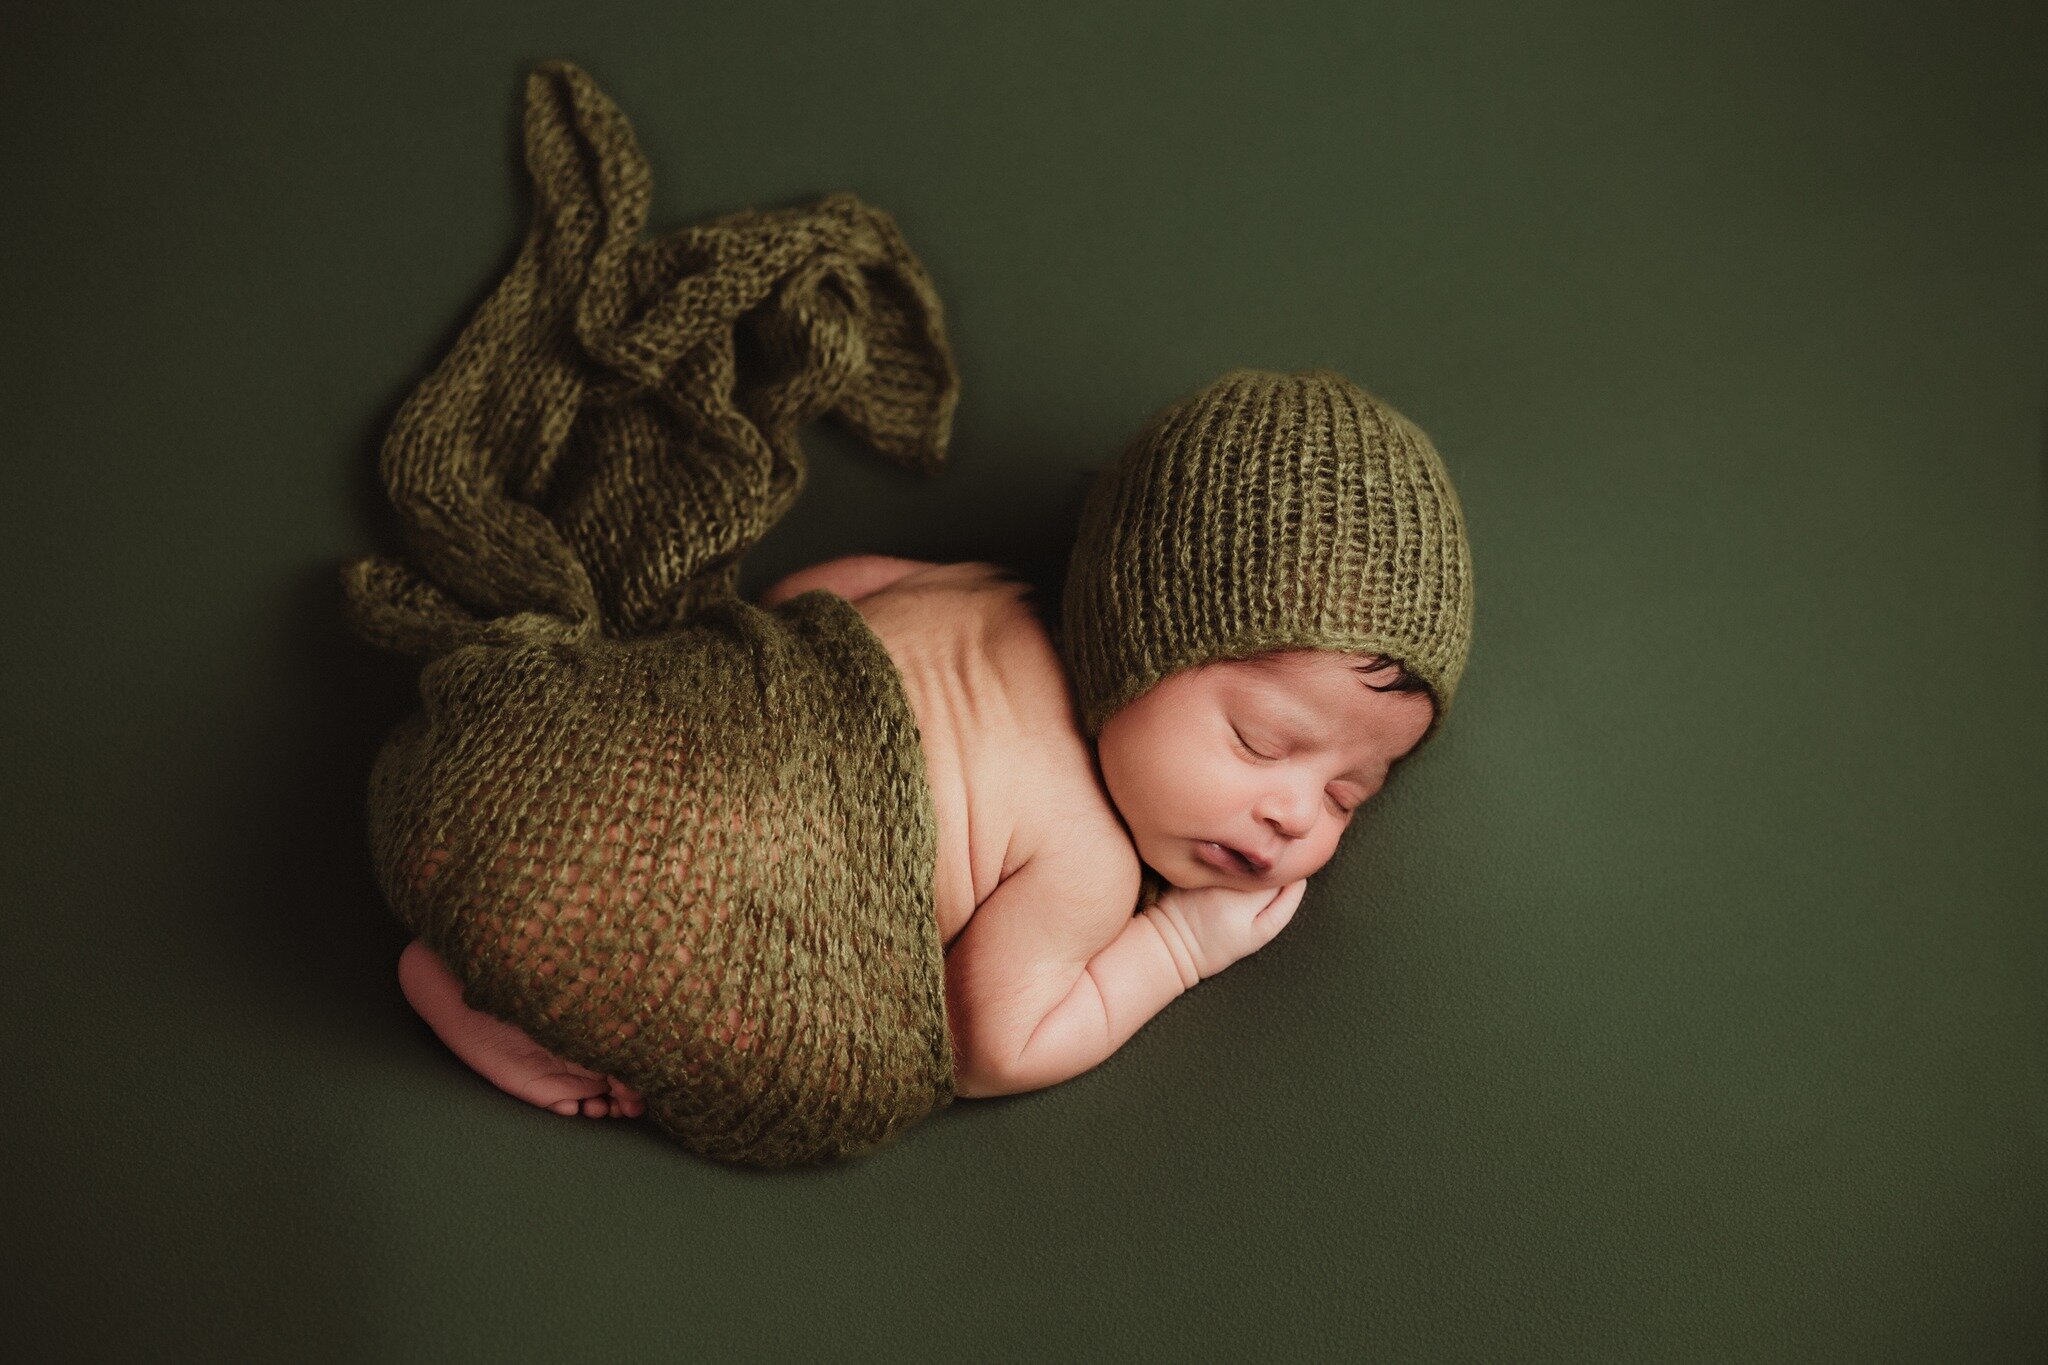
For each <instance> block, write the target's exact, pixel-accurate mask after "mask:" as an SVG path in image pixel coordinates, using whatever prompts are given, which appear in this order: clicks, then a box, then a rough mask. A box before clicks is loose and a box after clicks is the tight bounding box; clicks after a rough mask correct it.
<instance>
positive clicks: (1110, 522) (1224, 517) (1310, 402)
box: [1060, 368, 1472, 748]
mask: <svg viewBox="0 0 2048 1365" xmlns="http://www.w3.org/2000/svg"><path fill="white" fill-rule="evenodd" d="M1060 616H1061V623H1060V625H1061V649H1062V651H1063V653H1064V655H1065V659H1066V663H1067V668H1068V671H1069V673H1070V674H1071V676H1072V678H1073V681H1074V687H1075V691H1076V693H1077V695H1078V699H1079V702H1080V706H1081V714H1082V721H1083V725H1084V727H1085V729H1086V732H1087V735H1088V737H1089V738H1090V739H1091V740H1092V739H1094V738H1095V737H1096V736H1097V735H1099V734H1100V733H1101V731H1102V727H1103V725H1104V723H1105V722H1107V721H1108V719H1109V718H1110V717H1111V716H1113V715H1115V714H1116V713H1117V712H1118V711H1120V710H1122V709H1123V708H1124V707H1125V706H1127V705H1129V704H1130V703H1131V702H1133V701H1135V700H1136V699H1137V698H1138V697H1139V696H1141V695H1143V694H1144V693H1145V692H1146V691H1147V690H1149V689H1150V688H1151V687H1152V686H1153V685H1154V684H1156V683H1159V682H1161V681H1162V680H1164V679H1165V678H1167V677H1169V676H1171V675H1172V674H1175V673H1178V672H1180V671H1181V670H1182V669H1185V668H1190V667H1193V666H1195V665H1198V664H1205V663H1211V662H1215V661H1217V660H1222V659H1241V658H1247V657H1250V656H1252V655H1257V654H1264V653H1266V652H1268V651H1272V650H1288V649H1329V650H1343V651H1348V652H1355V653H1366V654H1383V655H1386V656H1388V657H1390V658H1393V659H1398V660H1400V661H1401V662H1402V663H1403V664H1405V665H1406V666H1407V668H1408V671H1409V672H1410V673H1412V674H1414V675H1415V676H1416V677H1418V678H1420V679H1421V680H1422V681H1423V682H1424V683H1425V684H1427V685H1428V687H1429V690H1430V693H1431V695H1432V696H1433V697H1434V698H1435V701H1436V708H1435V712H1436V713H1435V715H1434V717H1433V718H1432V719H1431V721H1430V724H1429V729H1428V730H1427V731H1426V732H1425V733H1424V735H1423V738H1422V741H1421V742H1419V743H1418V745H1417V747H1418V748H1419V747H1420V743H1426V742H1427V741H1428V739H1429V738H1430V736H1431V735H1434V734H1435V733H1436V731H1437V728H1438V726H1440V725H1441V724H1442V723H1443V720H1444V717H1445V716H1446V715H1448V714H1449V712H1450V706H1451V697H1452V695H1453V693H1454V692H1455V691H1456V690H1457V685H1458V675H1459V673H1460V672H1462V671H1463V669H1464V667H1465V655H1466V651H1467V648H1468V646H1469V644H1470V640H1471V634H1472V556H1471V550H1470V547H1469V546H1468V545H1467V544H1466V540H1465V519H1464V513H1463V511H1462V509H1461V508H1460V507H1459V505H1458V496H1457V493H1456V491H1455V490H1454V489H1453V488H1452V487H1451V480H1450V476H1449V475H1448V474H1447V473H1446V472H1445V471H1444V466H1443V461H1442V459H1441V458H1440V457H1439V456H1438V455H1437V452H1436V449H1435V447H1434V446H1432V445H1431V444H1430V442H1429V438H1428V437H1427V436H1426V435H1424V434H1423V432H1422V430H1421V429H1420V428H1419V427H1417V426H1416V425H1415V424H1414V423H1412V422H1410V421H1409V420H1408V419H1407V418H1405V417H1403V416H1402V415H1401V414H1400V413H1398V412H1396V411H1394V409H1393V408H1391V407H1389V406H1387V405H1386V404H1385V403H1382V402H1380V401H1379V400H1378V399H1376V398H1374V397H1373V396H1372V395H1371V394H1369V393H1367V392H1366V391H1365V390H1363V389H1361V388H1359V387H1358V386H1357V385H1356V384H1354V383H1352V382H1351V381H1350V380H1348V379H1346V378H1344V377H1343V376H1342V375H1340V374H1337V373H1335V372H1334V371H1331V370H1327V369H1320V368H1318V369H1310V370H1303V371H1299V372H1297V373H1293V374H1283V373H1278V372H1275V371H1271V370H1257V369H1243V368H1240V369H1234V370H1230V371H1229V372H1227V373H1225V374H1224V375H1222V376H1221V377H1219V378H1218V379H1216V380H1214V381H1213V382H1211V383H1210V384H1208V385H1207V386H1206V387H1204V388H1202V389H1200V390H1197V391H1196V392H1194V393H1192V394H1189V395H1188V396H1186V397H1184V398H1182V399H1180V400H1179V401H1177V402H1175V403H1173V404H1171V405H1169V406H1168V407H1166V408H1164V409H1162V410H1161V411H1160V412H1158V413H1157V414H1155V415H1154V416H1153V417H1152V418H1151V419H1150V420H1149V421H1148V422H1146V424H1145V426H1144V427H1143V429H1142V430H1140V431H1139V433H1138V434H1137V436H1135V437H1134V438H1133V439H1132V440H1131V442H1130V443H1129V444H1128V445H1127V446H1126V447H1125V448H1124V451H1123V454H1122V455H1121V456H1120V457H1119V458H1118V460H1117V462H1116V463H1115V464H1114V465H1112V466H1111V467H1110V468H1108V469H1106V470H1104V471H1103V473H1102V474H1101V475H1100V476H1099V477H1098V478H1097V479H1096V481H1095V484H1094V486H1093V487H1092V488H1091V489H1090V490H1089V493H1088V499H1087V502H1086V503H1085V505H1084V506H1083V509H1082V513H1081V525H1080V530H1079V533H1078V536H1077V538H1076V541H1075V544H1074V551H1073V555H1072V557H1071V559H1070V561H1069V563H1068V567H1067V581H1066V587H1065V590H1064V592H1063V593H1062V598H1061V610H1060Z"/></svg>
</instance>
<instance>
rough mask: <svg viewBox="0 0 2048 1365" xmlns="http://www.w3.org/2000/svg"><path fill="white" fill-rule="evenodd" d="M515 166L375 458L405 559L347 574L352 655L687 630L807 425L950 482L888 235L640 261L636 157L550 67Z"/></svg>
mask: <svg viewBox="0 0 2048 1365" xmlns="http://www.w3.org/2000/svg"><path fill="white" fill-rule="evenodd" d="M525 146H526V167H527V170H528V172H529V175H530V177H531V180H532V187H533V204H532V221H531V225H530V227H529V230H528V232H527V236H526V239H525V242H524V244H523V245H522V247H521V249H520V252H519V255H518V257H517V259H516V260H515V261H514V263H513V265H512V267H511V269H510V270H509V271H507V273H506V274H505V276H504V278H503V279H502V280H501V281H500V282H499V283H498V285H497V287H496V288H495V289H494V290H493V291H492V293H491V294H490V296H489V297H488V298H487V299H486V300H485V301H484V303H483V304H482V305H481V306H480V307H479V308H478V309H477V311H476V313H475V315H474V316H473V317H472V318H471V320H470V322H469V324H468V325H467V326H466V327H465V328H464V330H463V331H462V333H461V335H460V337H459V338H458V339H457V341H456V343H455V345H454V347H453V348H452V350H451V351H450V352H449V354H448V355H447V356H446V358H445V359H443V361H442V362H441V364H440V365H439V366H438V367H437V368H436V369H435V370H434V371H433V372H432V373H431V374H430V375H429V376H428V377H427V378H426V380H424V381H423V382H422V383H421V384H420V385H419V386H418V387H417V388H416V389H415V390H414V392H413V393H412V394H411V396H410V397H409V398H408V399H407V400H406V402H405V403H404V405H403V406H402V407H401V408H400V410H399V413H398V415H397V418H396V420H395V422H394V423H393V425H392V429H391V431H390V433H389V435H388V437H387V438H386V440H385V443H384V447H383V451H382V454H381V457H380V472H381V475H382V477H383V480H384V485H385V488H386V490H387V492H388V493H389V495H390V498H391V503H392V506H393V507H394V508H395V509H396V511H397V513H398V515H399V519H400V523H401V531H402V535H403V536H404V544H405V553H404V555H402V556H399V557H384V556H369V557H364V558H361V559H357V560H355V561H352V562H351V563H350V564H348V565H347V566H345V568H344V570H343V585H344V593H345V597H346V602H347V609H348V612H349V617H350V621H351V624H352V625H353V626H354V627H355V629H356V630H357V631H358V632H359V633H360V634H361V635H362V636H363V637H364V638H366V639H368V640H370V641H372V642H373V643H376V644H379V645H382V646H384V647H386V648H390V649H395V650H399V651H402V652H405V653H408V654H413V655H418V656H427V657H430V656H432V655H435V654H439V653H443V652H445V651H447V650H449V649H452V648H456V647H458V646H460V645H462V644H467V643H471V642H479V641H491V640H502V639H505V638H508V637H517V638H524V639H534V640H541V639H559V640H578V639H584V638H587V637H589V636H590V635H592V634H603V635H608V636H613V637H618V638H630V637H632V636H636V635H644V634H648V633H651V632H654V631H659V630H661V629H663V628H665V627H667V626H670V625H673V624H676V623H677V622H679V621H683V620H687V619H688V618H689V617H690V616H691V615H692V614H693V613H694V612H696V611H697V610H699V609H700V608H702V607H703V606H705V605H706V604H708V603H710V602H712V601H715V600H717V599H718V598H720V597H722V596H730V595H731V594H732V593H733V592H735V591H736V589H737V583H738V570H739V563H740V560H741V557H742V556H743V555H744V554H745V553H746V552H747V551H748V550H749V549H750V548H752V546H753V545H754V544H756V543H757V542H758V541H759V540H760V539H761V537H762V536H763V535H764V534H765V533H766V532H767V531H768V529H769V528H770V527H772V526H773V525H774V524H775V523H776V522H777V521H778V520H779V519H780V518H781V517H782V515H783V514H784V512H785V511H786V510H787V509H788V507H789V504H790V502H791V501H792V500H793V499H794V498H795V497H796V495H797V493H798V492H799V491H800V490H801V489H802V487H803V482H804V474H805V465H804V455H803V450H802V447H801V445H800V444H799V442H798V440H797V429H798V428H799V427H800V426H802V425H803V424H804V423H805V422H808V421H810V420H812V419H814V418H818V417H821V416H823V417H829V418H830V419H832V420H833V421H835V422H837V423H839V424H840V425H841V426H843V427H844V428H846V429H847V430H849V431H850V432H852V433H853V434H854V435H855V436H857V437H858V438H860V439H861V440H862V441H864V442H865V443H866V444H867V445H868V446H869V447H870V448H872V449H873V450H874V451H875V452H876V453H877V454H878V455H880V456H881V457H883V458H885V459H887V460H889V461H890V462H892V463H895V464H897V465H899V466H901V467H903V468H905V469H909V470H914V471H917V472H920V473H925V474H931V473H935V472H937V471H938V470H939V468H940V467H941V466H942V465H943V463H944V460H945V454H946V444H947V440H948V437H949V435H950V431H951V426H952V419H953V411H954V406H955V404H956V402H957V399H958V393H959V380H958V376H957V374H956V372H955V369H954V364H953V357H952V352H951V350H950V348H949V346H948V343H947V339H946V335H945V327H944V321H943V312H942V309H941V306H940V303H939V298H938V295H937V292H936V290H935V289H934V287H933V284H932V281H931V279H930V277H929V276H928V275H927V273H926V271H925V269H924V267H923V265H922V264H921V263H920V262H919V261H918V259H917V257H916V256H915V255H914V254H913V253H912V252H911V250H910V248H909V246H908V245H907V244H906V243H905V242H904V240H903V236H902V234H901V232H900V231H899V230H898V229H897V227H896V224H895V222H894V220H893V219H892V218H891V217H890V216H889V215H888V214H887V213H884V212H883V211H881V210H880V209H877V208H874V207H872V206H870V205H868V204H865V203H863V202H862V201H861V200H860V199H859V198H857V197H856V196H854V195H852V194H850V193H845V192H840V193H834V194H829V195H826V196H824V197H823V198H821V199H819V200H818V201H816V202H815V203H814V204H812V205H809V206H806V207H800V208H787V209H774V210H757V209H746V210H742V211H739V212H736V213H731V214H727V215H725V216H723V217H720V218H716V219H713V220H711V221H710V222H708V223H704V224H700V225H696V226H691V227H685V228H682V229H680V230H677V231H675V232H672V233H670V234H668V235H666V236H663V237H659V238H643V236H642V230H643V228H644V226H645V223H646V219H647V212H648V205H649V201H650V197H651V192H652V178H651V175H650V173H649V169H648V165H647V161H646V158H645V157H644V156H643V154H642V153H641V151H640V148H639V145H638V143H637V141H636V139H635V137H634V135H633V131H632V128H631V127H630V126H629V125H628V124H627V122H626V120H625V118H624V116H623V115H622V114H621V113H620V112H619V110H618V108H617V107H616V106H615V105H614V104H613V103H612V102H611V101H610V100H609V99H608V98H606V96H605V95H604V93H603V92H602V91H600V90H599V89H598V88H597V87H596V85H595V84H594V83H592V81H591V80H590V78H589V77H588V76H587V75H585V74H584V73H583V72H582V71H581V70H580V69H579V68H577V67H576V66H574V65H573V64H571V63H568V62H550V63H547V64H544V65H542V66H540V67H538V68H537V69H536V70H535V71H534V72H533V73H532V75H531V76H529V78H528V80H527V84H526V108H525Z"/></svg>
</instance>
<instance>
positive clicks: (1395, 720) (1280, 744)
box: [1096, 650, 1431, 888]
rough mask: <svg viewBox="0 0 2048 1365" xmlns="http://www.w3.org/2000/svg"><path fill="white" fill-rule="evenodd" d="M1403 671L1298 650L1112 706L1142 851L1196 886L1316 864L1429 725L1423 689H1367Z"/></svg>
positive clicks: (1175, 881) (1107, 751)
mask: <svg viewBox="0 0 2048 1365" xmlns="http://www.w3.org/2000/svg"><path fill="white" fill-rule="evenodd" d="M1393 677H1394V672H1393V670H1392V669H1391V668H1389V669H1386V670H1384V671H1382V672H1379V673H1372V674H1361V673H1359V672H1358V660H1357V658H1356V657H1355V656H1351V655H1344V654H1338V653H1334V652H1329V651H1323V650H1295V651H1291V652H1289V653H1287V654H1282V655H1279V656H1277V657H1275V658H1273V659H1271V660H1262V661H1260V662H1257V663H1250V662H1243V661H1229V662H1224V663H1215V664H1205V665H1202V666H1200V667H1197V668H1190V669H1185V670H1183V671H1181V672H1179V673H1176V674H1174V675H1173V676H1172V677H1170V678H1168V679H1167V680H1166V681H1164V682H1162V683H1160V684H1159V685H1158V686H1156V687H1154V688H1153V689H1152V690H1151V691H1149V692H1147V693H1145V694H1144V695H1143V696H1141V697H1139V698H1138V700H1136V701H1135V702H1132V703H1131V704H1130V705H1129V706H1127V707H1125V708H1124V709H1123V710H1121V711H1119V712H1117V713H1116V714H1115V715H1113V716H1111V717H1110V718H1109V721H1108V723H1106V724H1105V725H1104V726H1103V727H1102V733H1101V734H1100V735H1099V736H1098V737H1097V740H1096V758H1097V761H1098V762H1099V763H1100V764H1101V767H1102V780H1103V785H1105V786H1106V787H1107V788H1108V789H1109V794H1110V798H1111V799H1112V800H1113V801H1115V802H1116V806H1117V810H1118V811H1119V812H1120V813H1121V814H1122V816H1123V818H1124V823H1125V824H1126V825H1128V826H1129V827H1130V830H1131V838H1132V841H1133V842H1134V843H1135V844H1136V845H1137V850H1138V856H1139V857H1140V858H1142V859H1143V860H1144V861H1145V862H1146V863H1147V864H1148V865H1149V866H1150V867H1151V868H1152V869H1153V870H1154V871H1156V872H1158V873H1159V875H1160V876H1162V877H1164V878H1165V879H1166V880H1167V881H1168V882H1169V883H1171V884H1172V885H1174V886H1179V887H1190V888H1192V887H1200V886H1235V887H1245V888H1250V887H1259V886H1273V887H1278V886H1285V885H1287V884H1288V883H1290V882H1296V881H1299V880H1301V879H1302V878H1303V877H1306V876H1308V875H1309V874H1311V873H1313V872H1315V871H1317V870H1318V869H1320V868H1321V867H1322V866H1323V864H1324V863H1326V862H1328V861H1329V860H1330V855H1331V854H1332V853H1333V852H1335V851H1336V848H1337V840H1338V838H1339V837H1340V836H1342V834H1343V833H1344V830H1345V829H1346V827H1347V826H1349V825H1350V823H1351V814H1352V812H1353V811H1355V810H1356V809H1357V808H1358V807H1359V806H1360V805H1362V804H1364V803H1365V802H1366V801H1367V800H1368V799H1370V798H1371V797H1372V796H1373V794H1374V793H1376V792H1378V791H1379V789H1380V786H1381V784H1382V783H1384V782H1385V781H1386V777H1387V769H1388V768H1389V767H1390V766H1392V764H1393V763H1394V762H1395V760H1397V759H1399V758H1400V757H1401V756H1402V755H1404V754H1406V753H1407V752H1408V751H1409V750H1410V749H1412V748H1414V747H1415V745H1416V743H1417V742H1418V741H1420V740H1421V738H1422V735H1423V732H1424V731H1425V730H1426V729H1428V728H1429V720H1430V709H1431V703H1430V700H1429V697H1428V695H1427V694H1426V693H1422V692H1376V691H1374V690H1373V689H1372V688H1370V687H1367V686H1366V683H1367V682H1368V681H1370V682H1374V683H1380V684H1385V683H1387V682H1389V681H1391V680H1392V679H1393ZM1218 845H1221V846H1222V848H1220V849H1219V848H1218V847H1217V846H1218ZM1224 850H1234V851H1235V852H1226V851H1224ZM1237 854H1249V855H1251V856H1252V857H1253V858H1256V859H1259V860H1261V861H1262V862H1263V863H1264V864H1265V866H1264V867H1263V868H1254V867H1250V866H1247V865H1246V864H1245V863H1244V862H1243V861H1241V860H1240V858H1239V857H1238V856H1237Z"/></svg>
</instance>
